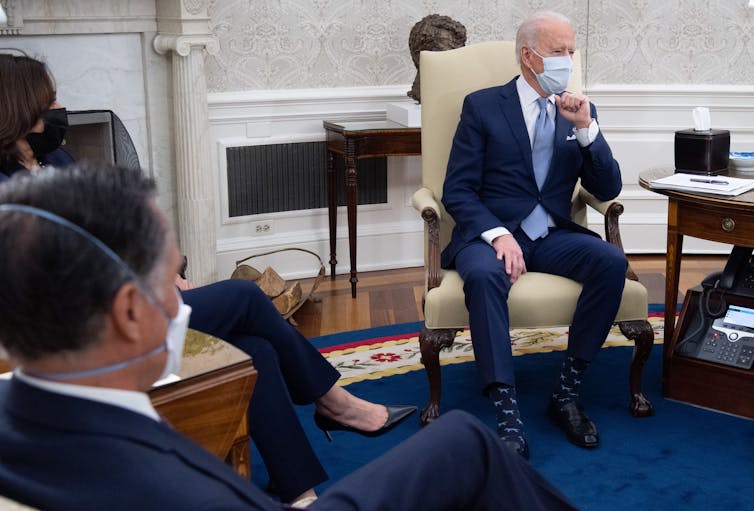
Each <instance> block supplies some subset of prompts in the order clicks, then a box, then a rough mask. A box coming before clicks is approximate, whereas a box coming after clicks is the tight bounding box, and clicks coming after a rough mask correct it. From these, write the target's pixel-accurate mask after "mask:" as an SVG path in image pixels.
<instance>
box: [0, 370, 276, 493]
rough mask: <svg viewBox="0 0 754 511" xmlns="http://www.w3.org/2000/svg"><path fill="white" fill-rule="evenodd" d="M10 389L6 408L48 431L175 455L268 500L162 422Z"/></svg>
mask: <svg viewBox="0 0 754 511" xmlns="http://www.w3.org/2000/svg"><path fill="white" fill-rule="evenodd" d="M7 385H8V387H7V399H6V400H5V403H4V405H5V407H6V408H7V410H8V412H9V413H10V414H12V415H14V416H16V417H19V418H21V419H24V420H26V421H29V422H33V423H35V424H37V425H41V426H42V427H45V428H53V429H57V430H63V431H71V432H72V433H74V432H75V433H77V434H89V435H94V436H113V437H119V438H127V439H128V440H130V441H132V442H137V443H141V444H143V445H147V446H149V447H151V448H153V449H155V450H158V451H163V452H165V453H169V452H173V453H175V454H176V455H177V456H179V457H180V458H181V459H182V460H183V461H184V462H185V463H186V464H188V465H190V466H192V467H194V468H195V469H196V470H198V471H200V472H204V473H206V474H208V475H209V476H211V477H214V478H215V479H218V480H221V481H223V482H224V483H225V484H227V485H228V486H230V487H232V488H233V489H234V490H235V491H236V492H237V493H238V494H240V495H244V496H245V497H246V498H248V500H249V502H250V503H253V504H256V505H260V504H261V503H263V502H264V500H265V499H266V496H265V495H264V494H262V492H261V491H255V490H256V488H255V487H254V486H253V485H252V484H251V483H250V482H248V481H244V480H243V479H242V478H241V477H240V476H238V475H237V474H236V473H235V472H233V470H232V469H231V468H230V467H228V466H226V465H225V464H224V463H223V462H222V461H220V460H219V459H218V458H216V457H215V456H214V455H212V454H210V453H209V452H208V451H206V450H204V449H203V448H202V447H200V446H199V445H197V444H195V443H194V442H192V441H191V440H189V439H187V438H186V437H184V436H183V435H181V434H180V433H178V432H177V431H175V430H173V429H172V428H170V426H168V425H166V424H164V423H159V422H156V421H154V420H152V419H150V418H148V417H145V416H143V415H140V414H138V413H136V412H132V411H130V410H126V409H124V408H120V407H118V406H114V405H109V404H105V403H99V402H96V401H90V400H87V399H79V398H75V397H71V396H65V395H62V394H55V393H52V392H47V391H45V390H42V389H38V388H36V387H33V386H31V385H29V384H27V383H25V382H22V381H20V380H18V379H17V378H12V379H11V381H10V382H7ZM1 394H2V393H1V392H0V395H1ZM1 401H2V400H0V402H1Z"/></svg>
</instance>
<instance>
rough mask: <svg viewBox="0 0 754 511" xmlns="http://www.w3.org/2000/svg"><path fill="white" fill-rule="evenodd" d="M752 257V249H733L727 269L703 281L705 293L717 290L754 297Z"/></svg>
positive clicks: (726, 264)
mask: <svg viewBox="0 0 754 511" xmlns="http://www.w3.org/2000/svg"><path fill="white" fill-rule="evenodd" d="M751 255H752V249H751V248H750V247H741V246H738V245H737V246H735V247H733V250H732V251H731V253H730V256H728V262H727V263H725V269H723V271H721V272H714V273H711V274H709V275H708V276H707V277H706V278H705V279H704V280H703V281H702V287H703V288H704V289H705V291H707V290H712V289H715V290H717V291H720V292H723V293H726V294H736V295H745V296H751V297H754V264H753V263H752V261H751Z"/></svg>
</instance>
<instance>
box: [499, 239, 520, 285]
mask: <svg viewBox="0 0 754 511" xmlns="http://www.w3.org/2000/svg"><path fill="white" fill-rule="evenodd" d="M492 248H494V249H495V254H496V255H497V260H498V261H503V260H504V261H505V273H507V274H508V275H509V276H510V280H511V284H513V283H514V282H516V281H517V280H518V277H519V276H520V275H521V274H522V273H526V264H525V263H524V254H523V252H521V247H519V246H518V242H517V241H516V238H514V237H513V235H511V234H504V235H502V236H498V237H497V238H495V239H494V240H493V241H492Z"/></svg>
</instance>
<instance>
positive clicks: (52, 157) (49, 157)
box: [0, 147, 73, 183]
mask: <svg viewBox="0 0 754 511" xmlns="http://www.w3.org/2000/svg"><path fill="white" fill-rule="evenodd" d="M39 163H41V164H42V165H44V166H47V165H49V166H51V167H65V166H66V165H68V164H70V163H73V158H72V157H71V155H70V154H68V153H67V152H66V151H65V149H63V148H62V147H58V148H57V149H55V150H54V151H53V152H51V153H49V154H45V155H44V156H43V157H42V158H41V159H40V160H39ZM18 172H21V173H23V172H27V169H26V168H25V167H24V166H23V165H21V164H20V163H18V162H17V161H13V162H5V163H3V162H2V161H0V183H2V182H3V181H6V180H8V179H10V178H11V177H13V175H15V174H16V173H18Z"/></svg>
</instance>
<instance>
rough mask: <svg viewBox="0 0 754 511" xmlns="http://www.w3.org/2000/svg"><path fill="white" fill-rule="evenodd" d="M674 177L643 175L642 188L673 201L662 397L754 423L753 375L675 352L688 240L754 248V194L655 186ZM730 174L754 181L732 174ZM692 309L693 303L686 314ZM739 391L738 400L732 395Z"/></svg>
mask: <svg viewBox="0 0 754 511" xmlns="http://www.w3.org/2000/svg"><path fill="white" fill-rule="evenodd" d="M672 173H673V170H672V169H657V170H647V171H644V172H642V173H641V174H640V176H639V185H641V186H642V187H643V188H646V189H647V190H651V191H653V192H656V193H659V194H662V195H665V196H667V197H668V239H667V262H666V266H665V321H664V323H665V339H664V346H663V394H664V395H665V396H667V397H670V398H672V399H678V400H679V401H684V402H688V403H693V404H698V405H701V406H706V407H709V408H714V409H717V410H722V411H726V412H730V413H736V414H739V415H746V416H748V417H752V418H754V405H753V404H752V403H754V371H743V370H740V369H736V368H734V367H729V366H723V365H719V364H713V363H709V362H705V361H701V360H695V359H689V358H685V357H681V356H678V355H676V354H675V352H674V348H675V341H676V340H677V337H678V332H676V331H675V330H676V328H675V311H676V307H677V297H678V280H679V276H680V270H681V258H682V248H683V236H684V235H688V236H694V237H696V238H703V239H706V240H711V241H718V242H721V243H730V244H733V245H742V246H749V247H751V246H754V191H750V192H746V193H743V194H741V195H737V196H735V197H720V196H714V195H704V194H697V193H689V192H681V191H677V190H655V189H652V188H651V187H650V184H649V183H650V181H652V180H654V179H659V178H662V177H665V176H668V175H670V174H672ZM727 175H730V176H735V177H743V178H750V177H754V176H751V175H747V174H743V173H734V172H731V171H729V174H727ZM692 301H693V303H694V304H695V303H696V298H693V299H692ZM687 308H688V301H687V303H686V305H684V311H685V310H686V309H687ZM734 389H736V392H734V396H733V397H731V396H729V395H728V394H730V393H731V391H733V390H734ZM747 401H748V404H747V403H746V402H747Z"/></svg>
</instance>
